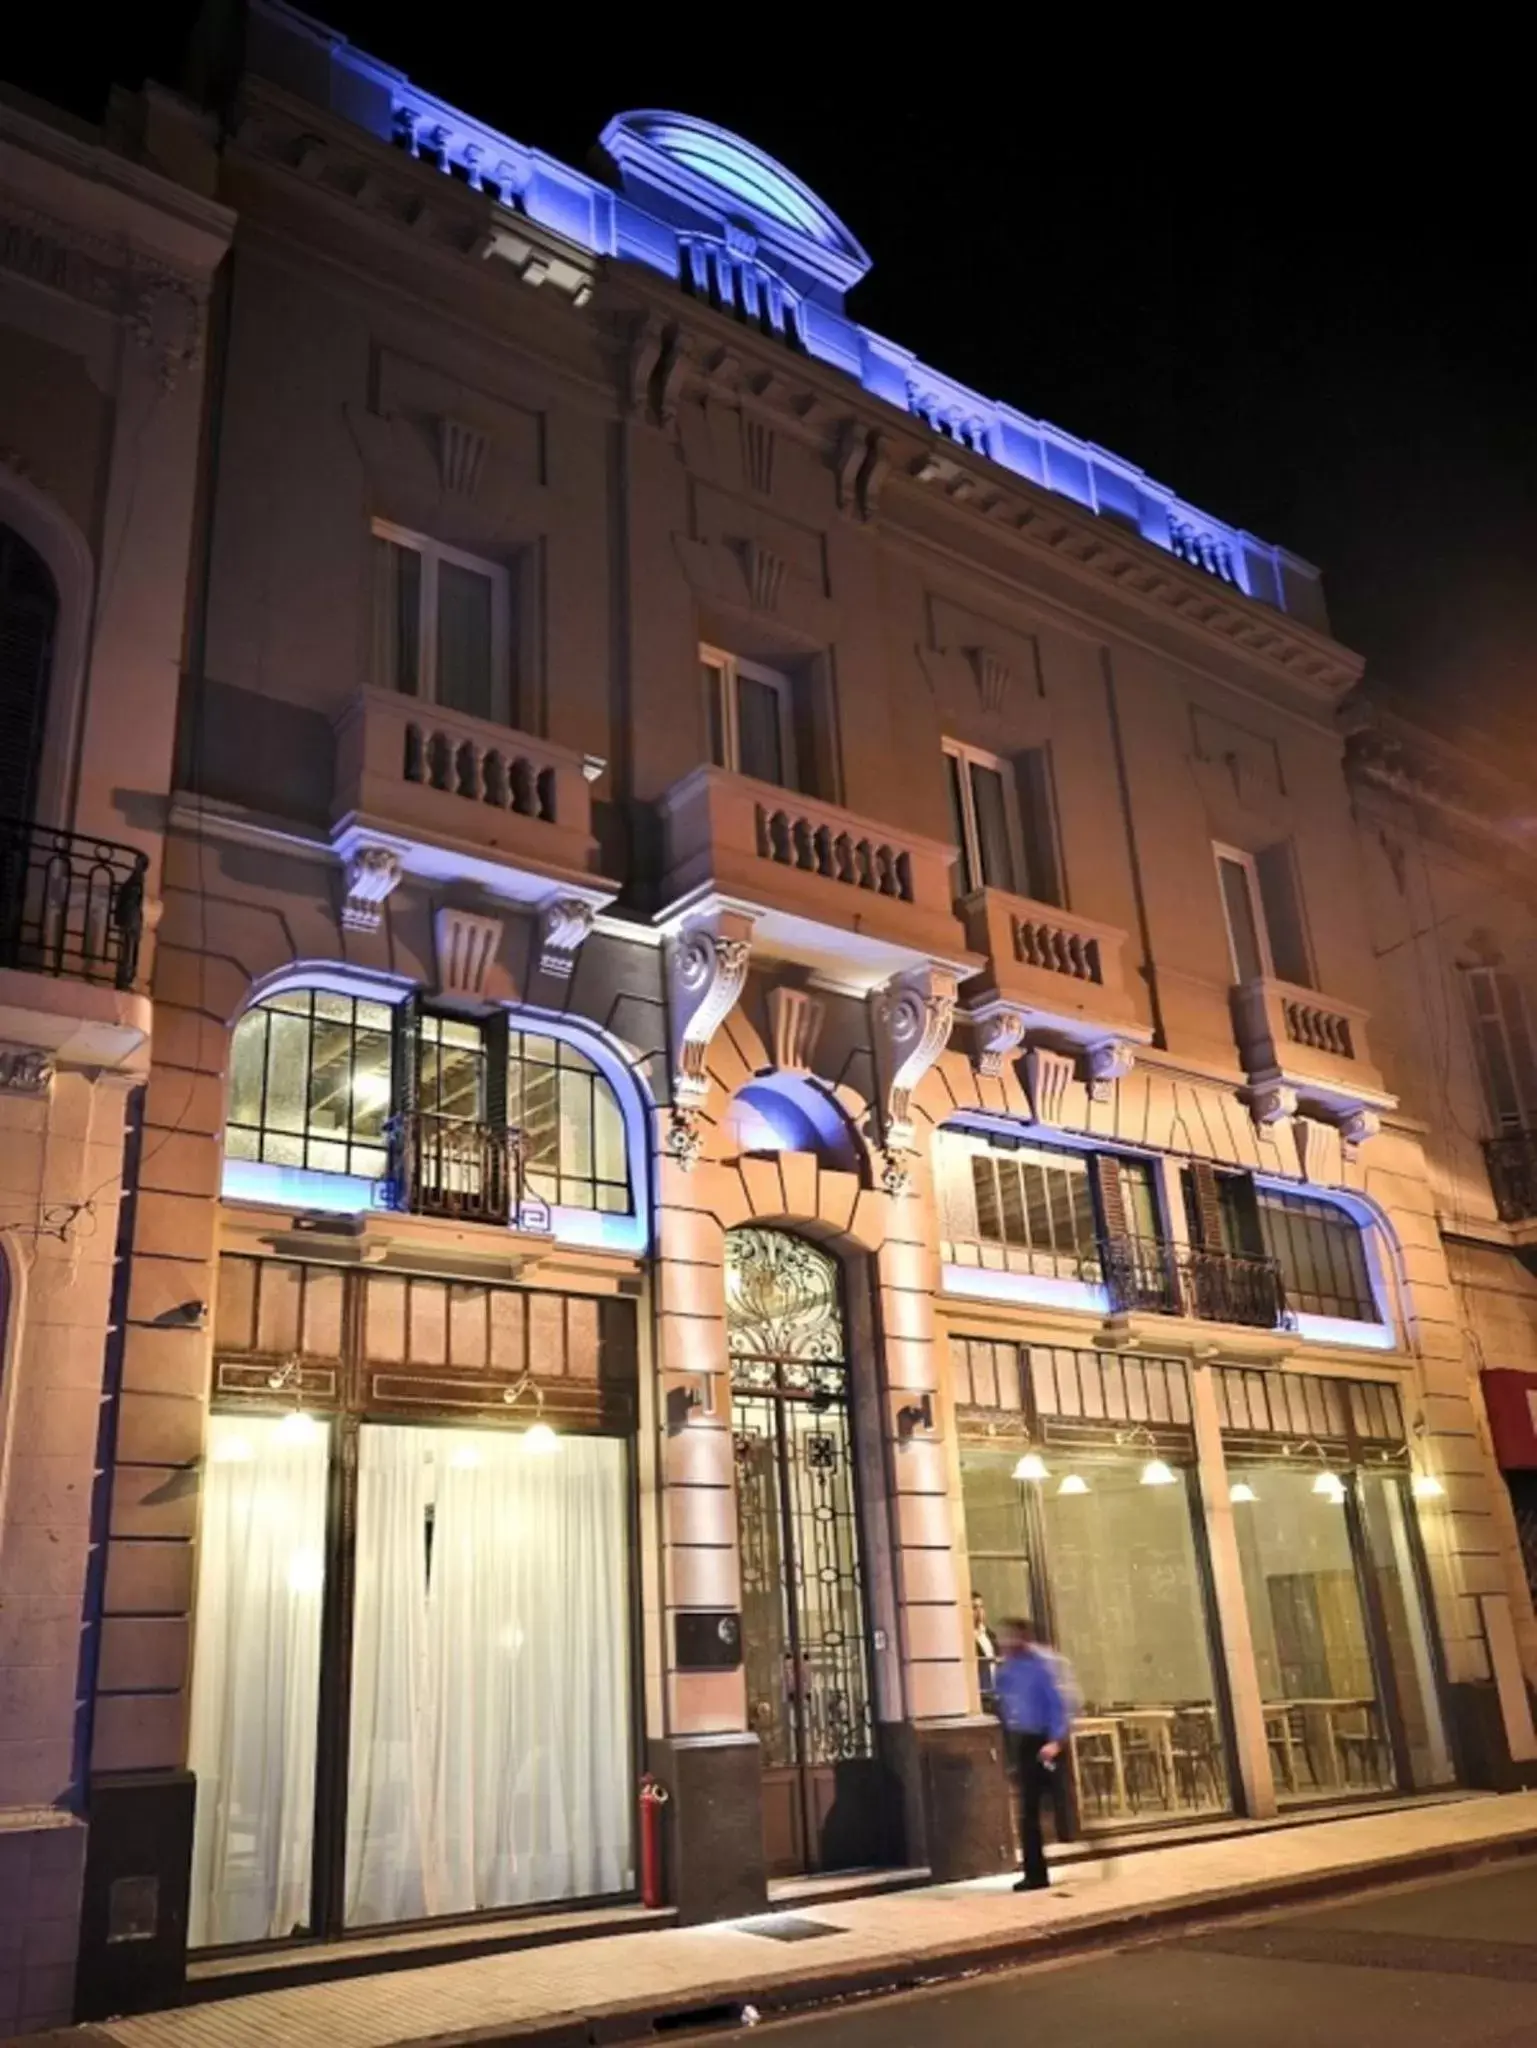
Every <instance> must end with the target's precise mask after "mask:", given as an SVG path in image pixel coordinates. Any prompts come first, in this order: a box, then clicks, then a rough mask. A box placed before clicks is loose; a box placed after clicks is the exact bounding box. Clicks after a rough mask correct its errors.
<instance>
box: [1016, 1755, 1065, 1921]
mask: <svg viewBox="0 0 1537 2048" xmlns="http://www.w3.org/2000/svg"><path fill="white" fill-rule="evenodd" d="M1050 1739H1051V1738H1050V1737H1049V1736H1047V1735H1043V1734H1039V1733H1034V1732H1032V1731H1031V1730H1029V1729H1023V1728H1017V1729H1011V1730H1010V1731H1009V1750H1010V1760H1011V1762H1012V1764H1013V1766H1014V1789H1015V1791H1016V1793H1017V1794H1018V1796H1019V1846H1020V1850H1021V1852H1022V1855H1023V1858H1024V1865H1025V1882H1026V1884H1045V1883H1047V1882H1048V1878H1047V1872H1046V1845H1045V1843H1044V1842H1043V1841H1042V1839H1041V1801H1042V1800H1043V1799H1050V1798H1052V1797H1053V1796H1054V1794H1053V1787H1054V1784H1055V1781H1056V1773H1055V1771H1054V1770H1053V1769H1052V1767H1051V1765H1050V1764H1048V1763H1045V1762H1043V1761H1042V1758H1041V1744H1042V1743H1043V1742H1048V1741H1049V1740H1050Z"/></svg>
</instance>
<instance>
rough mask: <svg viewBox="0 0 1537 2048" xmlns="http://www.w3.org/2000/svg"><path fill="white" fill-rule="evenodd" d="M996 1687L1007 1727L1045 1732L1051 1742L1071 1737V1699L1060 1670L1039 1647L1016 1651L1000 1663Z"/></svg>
mask: <svg viewBox="0 0 1537 2048" xmlns="http://www.w3.org/2000/svg"><path fill="white" fill-rule="evenodd" d="M993 1687H994V1691H995V1692H996V1694H997V1698H998V1711H999V1713H1000V1714H1001V1715H1002V1716H1003V1725H1004V1727H1005V1728H1009V1729H1012V1730H1013V1731H1014V1732H1015V1733H1016V1734H1024V1735H1044V1736H1046V1737H1047V1739H1048V1740H1049V1741H1051V1742H1065V1741H1066V1740H1067V1729H1068V1714H1067V1702H1066V1700H1064V1699H1063V1697H1062V1688H1061V1686H1060V1685H1058V1683H1057V1674H1056V1673H1055V1671H1053V1670H1052V1668H1051V1665H1050V1664H1049V1663H1048V1662H1047V1660H1046V1659H1045V1658H1044V1657H1043V1656H1041V1654H1040V1653H1039V1651H1037V1650H1015V1651H1012V1652H1011V1653H1010V1655H1009V1656H1007V1657H1005V1658H1004V1660H1003V1662H1002V1663H1001V1664H1000V1665H999V1666H998V1673H997V1676H996V1678H995V1679H994V1680H993Z"/></svg>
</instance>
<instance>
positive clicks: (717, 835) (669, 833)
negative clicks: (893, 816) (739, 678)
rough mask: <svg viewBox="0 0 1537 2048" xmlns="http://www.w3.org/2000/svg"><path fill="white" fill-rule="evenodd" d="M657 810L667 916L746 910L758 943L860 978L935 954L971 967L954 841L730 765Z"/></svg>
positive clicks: (701, 776) (707, 773)
mask: <svg viewBox="0 0 1537 2048" xmlns="http://www.w3.org/2000/svg"><path fill="white" fill-rule="evenodd" d="M661 810H662V817H663V821H664V825H665V830H666V851H667V872H666V878H665V882H664V886H663V892H662V893H663V902H664V904H665V906H666V909H667V912H668V915H669V917H678V916H680V915H681V914H682V913H683V912H685V911H691V910H694V909H696V908H698V909H705V908H707V907H710V906H718V905H720V904H725V905H727V906H729V907H730V908H733V909H738V910H745V911H746V912H747V913H748V914H749V915H751V916H752V917H753V918H754V919H755V925H754V932H753V947H754V950H755V951H756V952H758V953H761V954H763V955H765V956H766V957H769V958H777V959H783V960H794V961H797V962H799V963H801V964H803V965H805V966H808V967H811V968H814V969H817V970H819V971H820V972H822V973H825V974H827V975H829V976H830V977H831V978H833V979H835V980H837V981H840V982H843V983H845V984H846V985H849V986H853V987H860V988H872V987H874V986H875V985H876V984H877V983H879V982H882V981H885V980H887V979H888V978H889V977H890V976H891V975H893V974H898V973H901V972H902V971H904V970H905V969H909V968H913V967H917V966H921V965H923V964H925V963H928V962H930V961H937V962H940V963H942V964H944V965H947V966H951V967H953V968H954V969H955V970H956V972H958V973H960V974H963V975H964V974H971V973H973V972H975V970H976V967H977V965H978V962H977V961H976V960H975V959H974V958H972V957H971V956H970V955H969V954H968V953H967V950H966V946H965V943H964V940H963V936H962V932H961V928H960V926H959V924H958V923H957V921H956V917H955V913H954V910H953V908H952V906H951V901H950V862H951V861H952V859H953V858H954V849H953V848H952V847H950V846H947V845H944V844H942V843H941V842H940V841H938V840H934V839H924V838H921V837H919V836H918V835H917V834H915V833H911V832H898V831H896V830H895V829H894V828H893V827H891V826H890V825H887V824H883V823H879V822H877V821H876V820H874V819H871V818H861V817H859V816H857V815H856V814H855V813H854V812H852V811H845V810H842V809H840V808H839V807H838V806H837V805H836V804H827V803H823V802H821V801H820V800H819V799H818V798H815V797H808V796H801V795H799V794H798V793H797V792H795V791H793V790H788V789H779V788H777V787H776V786H775V785H774V784H772V783H767V782H754V781H751V780H750V779H749V778H748V777H746V776H744V775H733V774H732V773H730V772H729V771H728V770H727V769H724V768H696V769H695V770H694V772H693V773H692V774H691V775H688V776H685V777H684V779H683V780H682V781H681V782H678V783H675V784H674V785H673V787H672V788H671V789H670V790H669V791H668V792H667V794H666V796H664V797H663V799H662V804H661Z"/></svg>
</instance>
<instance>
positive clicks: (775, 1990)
mask: <svg viewBox="0 0 1537 2048" xmlns="http://www.w3.org/2000/svg"><path fill="white" fill-rule="evenodd" d="M1534 1854H1537V1830H1533V1831H1532V1832H1531V1833H1529V1834H1524V1835H1510V1836H1504V1837H1501V1838H1499V1839H1496V1840H1493V1841H1485V1842H1469V1843H1459V1844H1456V1845H1452V1846H1448V1847H1444V1848H1438V1849H1426V1850H1421V1851H1418V1852H1414V1851H1411V1852H1410V1853H1408V1854H1407V1855H1396V1856H1391V1857H1387V1856H1384V1857H1376V1858H1372V1859H1371V1860H1369V1861H1366V1862H1362V1863H1351V1864H1342V1865H1340V1866H1339V1867H1338V1868H1336V1869H1332V1870H1327V1871H1304V1872H1299V1873H1298V1874H1297V1875H1296V1876H1295V1877H1288V1878H1280V1879H1265V1880H1260V1881H1256V1882H1255V1883H1252V1884H1239V1885H1227V1886H1223V1887H1219V1888H1216V1889H1213V1890H1211V1891H1206V1892H1189V1893H1186V1894H1184V1895H1183V1896H1182V1897H1180V1898H1176V1899H1169V1900H1166V1901H1163V1902H1160V1903H1158V1904H1155V1905H1149V1906H1145V1907H1142V1908H1138V1909H1134V1910H1133V1911H1131V1912H1117V1913H1114V1914H1111V1913H1105V1914H1103V1915H1098V1916H1094V1917H1091V1918H1087V1919H1080V1920H1078V1921H1076V1922H1074V1923H1073V1925H1071V1926H1067V1927H1062V1928H1059V1929H1051V1928H1034V1929H1031V1930H1029V1931H1025V1930H1021V1931H1020V1933H1019V1934H1017V1935H1007V1936H1004V1937H1002V1938H1001V1939H1000V1938H999V1937H997V1936H984V1937H980V1938H977V1939H974V1940H970V1941H956V1942H951V1943H950V1944H948V1945H947V1946H945V1947H943V1948H937V1949H932V1950H926V1951H924V1952H923V1953H922V1954H919V1955H913V1956H895V1955H894V1956H890V1957H884V1958H881V1959H879V1960H876V1961H870V1962H860V1963H848V1962H844V1963H837V1964H833V1965H830V1966H829V1967H827V1968H824V1969H821V1970H817V1969H808V1970H807V1971H806V1972H805V1973H804V1974H803V1975H802V1976H799V1977H797V1978H795V1979H794V1980H793V1981H792V1982H783V1981H781V1982H778V1983H770V1984H765V1985H763V1986H762V1987H761V1988H757V1987H755V1985H754V1983H753V1982H752V1980H751V1979H749V1980H747V1981H745V1982H743V1981H740V1980H739V1981H737V1982H736V1983H734V1984H732V1985H729V1986H727V1985H704V1986H700V1987H699V1989H698V1990H697V1991H695V1992H692V1993H689V1994H684V1995H679V1996H677V1997H674V1998H671V1999H666V1998H655V1997H652V1998H647V1999H644V2000H638V2001H633V2002H628V2001H624V2000H616V2001H615V2003H614V2004H612V2005H606V2006H600V2007H597V2008H595V2009H594V2010H592V2011H590V2012H587V2013H584V2014H575V2013H572V2014H565V2015H562V2016H561V2017H559V2018H552V2019H536V2020H527V2021H513V2022H511V2023H506V2022H504V2023H500V2024H497V2025H494V2026H489V2027H475V2028H471V2029H469V2030H459V2031H456V2032H453V2033H446V2034H420V2035H415V2036H413V2037H411V2039H409V2040H404V2041H400V2042H397V2043H396V2044H394V2048H502V2044H505V2048H619V2044H622V2043H625V2042H630V2041H637V2040H651V2039H656V2038H658V2037H661V2036H678V2037H682V2038H684V2039H687V2038H688V2037H690V2036H691V2035H695V2034H699V2033H705V2032H710V2031H715V2030H721V2031H723V2030H725V2029H726V2028H728V2027H736V2026H742V2025H744V2024H747V2023H748V2022H747V2021H746V2018H745V2014H746V2011H747V2009H748V2008H749V2007H750V2008H753V2009H754V2010H755V2011H756V2013H757V2015H758V2016H759V2017H760V2018H762V2019H764V2020H770V2019H785V2018H788V2017H790V2016H791V2015H792V2014H795V2013H798V2012H805V2011H808V2010H810V2009H811V2008H814V2007H816V2006H823V2005H834V2004H839V2003H841V2002H844V2001H846V2000H853V1999H864V1998H875V1997H879V1996H882V1995H887V1994H891V1993H896V1992H903V1991H916V1990H919V1989H921V1988H924V1987H926V1986H929V1985H934V1984H942V1983H945V1982H948V1981H952V1980H955V1981H958V1980H960V1979H962V1978H967V1977H978V1976H983V1975H987V1974H991V1973H994V1972H998V1971H1004V1970H1010V1969H1017V1968H1019V1967H1020V1966H1021V1965H1023V1964H1026V1963H1032V1962H1046V1961H1056V1960H1060V1959H1061V1958H1063V1957H1065V1956H1072V1955H1075V1954H1089V1953H1092V1952H1093V1951H1094V1950H1096V1949H1106V1948H1123V1947H1125V1946H1127V1945H1128V1944H1129V1943H1136V1942H1140V1941H1145V1940H1148V1939H1151V1938H1152V1937H1153V1936H1154V1935H1156V1934H1158V1933H1160V1932H1162V1931H1165V1930H1167V1929H1170V1928H1174V1927H1179V1926H1182V1925H1187V1924H1188V1925H1198V1924H1202V1923H1205V1922H1207V1921H1211V1920H1223V1919H1229V1918H1233V1919H1236V1918H1239V1917H1242V1916H1243V1915H1245V1914H1249V1913H1253V1912H1255V1911H1256V1910H1258V1909H1260V1908H1264V1907H1271V1906H1286V1905H1295V1904H1300V1903H1302V1902H1304V1901H1307V1900H1310V1899H1321V1898H1328V1897H1330V1896H1331V1895H1336V1894H1339V1893H1342V1892H1354V1891H1360V1890H1362V1889H1365V1888H1367V1887H1368V1886H1370V1885H1372V1884H1386V1883H1392V1884H1398V1883H1402V1882H1405V1881H1406V1880H1409V1879H1413V1878H1421V1877H1436V1876H1442V1875H1449V1874H1451V1873H1452V1872H1455V1871H1460V1870H1470V1869H1475V1868H1477V1867H1478V1865H1480V1864H1484V1863H1499V1862H1506V1861H1514V1860H1516V1859H1517V1858H1520V1857H1523V1856H1530V1855H1534Z"/></svg>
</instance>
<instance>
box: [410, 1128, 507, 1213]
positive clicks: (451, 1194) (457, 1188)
mask: <svg viewBox="0 0 1537 2048" xmlns="http://www.w3.org/2000/svg"><path fill="white" fill-rule="evenodd" d="M387 1136H388V1140H389V1148H390V1171H389V1190H390V1206H391V1207H392V1208H395V1209H403V1210H406V1211H408V1212H409V1213H410V1214H412V1215H415V1216H450V1217H453V1218H454V1219H455V1221H457V1222H461V1223H506V1222H507V1221H509V1219H510V1218H512V1217H514V1216H520V1215H521V1214H522V1211H523V1207H524V1204H523V1199H522V1198H523V1145H522V1138H521V1134H520V1133H519V1132H517V1131H515V1130H509V1129H508V1128H507V1126H506V1125H505V1124H483V1123H473V1122H471V1121H470V1120H469V1119H468V1118H465V1117H457V1116H437V1115H435V1114H433V1113H432V1112H430V1111H427V1110H412V1111H409V1112H404V1113H402V1114H400V1115H398V1116H393V1117H391V1118H390V1120H389V1124H388V1126H387Z"/></svg>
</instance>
